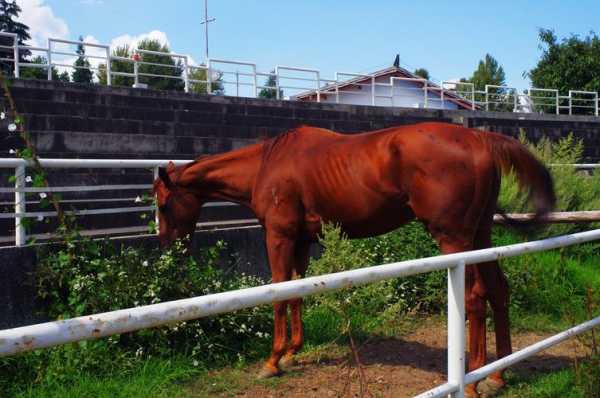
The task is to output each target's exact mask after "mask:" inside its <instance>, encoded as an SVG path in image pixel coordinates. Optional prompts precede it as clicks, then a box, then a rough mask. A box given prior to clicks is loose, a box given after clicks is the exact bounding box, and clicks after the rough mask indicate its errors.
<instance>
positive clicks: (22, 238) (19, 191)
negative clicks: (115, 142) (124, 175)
mask: <svg viewBox="0 0 600 398" xmlns="http://www.w3.org/2000/svg"><path fill="white" fill-rule="evenodd" d="M169 162H170V161H169V160H142V159H135V160H131V159H40V165H41V166H42V167H44V168H47V169H76V168H79V169H107V168H115V169H148V171H149V173H148V184H111V185H91V186H90V185H78V186H56V187H28V186H27V180H28V178H27V167H30V166H32V163H31V162H30V161H26V160H24V159H0V169H2V168H4V169H6V168H9V169H14V176H15V183H14V188H13V187H10V188H9V187H1V188H0V194H11V193H14V213H12V212H11V213H7V212H4V213H0V219H13V218H14V220H15V233H14V242H15V246H24V245H25V244H26V243H27V239H28V236H27V231H26V227H25V223H24V222H23V220H24V219H26V218H37V219H43V218H52V217H56V216H57V214H56V211H28V210H27V204H28V203H30V204H32V203H33V204H39V201H30V202H28V201H27V194H38V195H45V194H47V193H50V192H52V193H63V192H100V191H137V192H149V191H150V190H151V189H152V181H153V180H154V179H155V178H156V176H157V175H158V168H159V167H161V166H166V165H167V164H168V163H169ZM173 162H174V163H175V164H176V165H181V164H186V163H188V162H190V160H173ZM138 197H139V196H138ZM124 200H125V201H128V203H129V204H130V205H129V206H119V207H110V208H99V209H81V210H68V211H65V214H70V215H74V216H89V215H102V214H123V213H140V212H152V211H155V210H156V209H155V206H154V205H147V204H146V205H144V203H141V202H140V203H134V202H135V200H133V199H131V198H130V199H123V198H108V199H95V200H94V199H92V200H90V199H82V200H81V201H78V202H82V203H92V202H102V203H106V202H112V203H114V202H115V201H124ZM66 202H69V201H64V200H61V203H66ZM70 202H71V203H73V202H76V201H73V200H71V201H70ZM131 204H134V205H131ZM232 205H234V204H233V203H229V202H211V203H206V204H205V205H204V206H206V207H221V206H232ZM155 221H156V222H157V219H156V217H155ZM254 221H256V220H254V219H244V220H228V221H219V222H211V223H199V225H198V226H199V227H210V226H218V225H236V224H238V225H244V224H248V223H249V222H254ZM122 230H123V232H128V233H134V232H143V231H147V227H138V228H135V227H126V228H122ZM110 231H111V230H107V231H105V232H110ZM112 231H114V232H115V233H118V232H119V229H118V228H117V229H112ZM46 236H48V237H49V236H50V235H48V234H38V235H35V237H38V238H40V237H46ZM5 240H7V239H5Z"/></svg>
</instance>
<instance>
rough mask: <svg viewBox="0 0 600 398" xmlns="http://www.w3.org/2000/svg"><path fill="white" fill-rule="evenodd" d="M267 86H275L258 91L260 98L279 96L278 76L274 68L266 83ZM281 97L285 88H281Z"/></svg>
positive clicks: (281, 97)
mask: <svg viewBox="0 0 600 398" xmlns="http://www.w3.org/2000/svg"><path fill="white" fill-rule="evenodd" d="M264 86H265V87H273V88H262V89H261V90H260V92H259V93H258V97H259V98H267V99H275V98H277V90H276V89H275V87H277V77H276V76H275V71H274V70H272V71H271V74H270V75H269V77H268V78H267V81H266V82H265V84H264ZM279 98H280V99H283V90H282V89H279Z"/></svg>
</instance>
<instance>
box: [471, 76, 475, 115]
mask: <svg viewBox="0 0 600 398" xmlns="http://www.w3.org/2000/svg"><path fill="white" fill-rule="evenodd" d="M471 99H472V100H473V102H471V110H472V111H474V110H475V84H472V83H471Z"/></svg>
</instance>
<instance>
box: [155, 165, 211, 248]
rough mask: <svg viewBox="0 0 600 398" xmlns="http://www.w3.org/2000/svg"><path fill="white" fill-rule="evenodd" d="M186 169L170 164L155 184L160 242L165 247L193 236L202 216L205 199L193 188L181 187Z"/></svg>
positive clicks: (162, 169) (159, 170) (160, 172)
mask: <svg viewBox="0 0 600 398" xmlns="http://www.w3.org/2000/svg"><path fill="white" fill-rule="evenodd" d="M184 170H185V166H180V167H175V165H174V164H173V162H169V164H168V165H167V167H166V168H163V167H161V168H159V169H158V178H157V179H156V180H155V181H154V189H153V191H154V194H155V195H156V206H157V208H158V239H159V242H160V246H161V247H165V246H168V245H169V244H171V243H172V242H173V241H175V240H177V239H182V238H187V237H190V238H191V236H192V235H193V233H194V231H195V229H196V222H197V221H198V217H199V216H200V209H201V207H202V204H203V202H202V200H201V198H200V195H199V193H198V192H196V191H195V190H194V189H193V188H192V187H190V186H186V185H183V184H181V182H180V180H181V175H182V174H183V171H184Z"/></svg>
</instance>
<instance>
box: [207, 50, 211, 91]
mask: <svg viewBox="0 0 600 398" xmlns="http://www.w3.org/2000/svg"><path fill="white" fill-rule="evenodd" d="M206 93H207V94H212V71H211V69H210V58H207V59H206Z"/></svg>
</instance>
